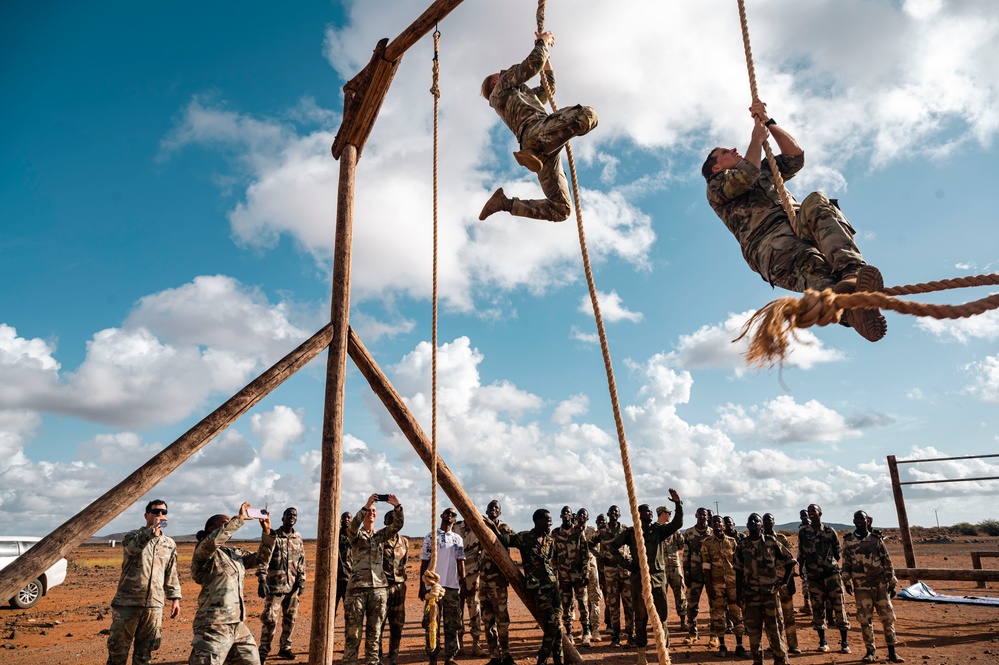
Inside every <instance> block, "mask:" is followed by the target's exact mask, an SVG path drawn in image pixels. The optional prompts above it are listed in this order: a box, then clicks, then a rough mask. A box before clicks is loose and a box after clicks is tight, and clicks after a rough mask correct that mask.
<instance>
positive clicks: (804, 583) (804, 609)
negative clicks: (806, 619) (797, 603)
mask: <svg viewBox="0 0 999 665" xmlns="http://www.w3.org/2000/svg"><path fill="white" fill-rule="evenodd" d="M798 516H799V517H801V523H800V524H799V525H798V530H799V531H801V528H802V527H805V526H808V511H807V510H802V511H801V512H799V513H798ZM798 577H800V578H801V600H802V604H801V613H802V614H804V615H805V616H812V600H811V597H810V596H809V595H808V573H807V572H806V571H805V569H804V568H801V567H799V568H798Z"/></svg>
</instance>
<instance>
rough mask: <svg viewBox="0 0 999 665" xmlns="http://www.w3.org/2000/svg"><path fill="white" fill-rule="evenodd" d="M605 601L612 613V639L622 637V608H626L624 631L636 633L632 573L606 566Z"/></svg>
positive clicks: (631, 634) (610, 613)
mask: <svg viewBox="0 0 999 665" xmlns="http://www.w3.org/2000/svg"><path fill="white" fill-rule="evenodd" d="M604 580H605V583H604V591H605V592H606V593H605V595H604V602H606V603H607V612H608V614H609V615H610V626H609V628H610V631H611V639H614V638H620V637H621V608H622V607H623V608H624V632H625V634H626V635H628V636H633V635H634V634H635V609H634V607H632V604H631V573H629V572H628V571H627V570H626V569H624V568H607V567H605V568H604Z"/></svg>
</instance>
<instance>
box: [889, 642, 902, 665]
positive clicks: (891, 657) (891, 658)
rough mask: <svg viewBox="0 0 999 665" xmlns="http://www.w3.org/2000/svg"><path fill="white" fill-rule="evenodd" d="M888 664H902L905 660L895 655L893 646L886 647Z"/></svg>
mask: <svg viewBox="0 0 999 665" xmlns="http://www.w3.org/2000/svg"><path fill="white" fill-rule="evenodd" d="M888 662H889V663H904V662H905V658H902V657H901V656H899V655H898V654H897V653H895V645H894V644H889V645H888Z"/></svg>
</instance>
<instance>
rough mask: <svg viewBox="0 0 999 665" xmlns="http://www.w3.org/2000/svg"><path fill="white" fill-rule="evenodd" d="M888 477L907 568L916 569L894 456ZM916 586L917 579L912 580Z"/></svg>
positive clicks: (903, 498)
mask: <svg viewBox="0 0 999 665" xmlns="http://www.w3.org/2000/svg"><path fill="white" fill-rule="evenodd" d="M888 475H889V476H890V477H891V493H892V494H893V495H894V497H895V512H896V514H898V533H899V536H900V537H901V538H902V551H903V552H904V553H905V567H906V568H915V567H916V553H915V551H914V550H913V549H912V534H911V533H910V532H909V516H908V514H906V512H905V497H904V496H902V481H901V480H900V479H899V477H898V462H897V461H896V459H895V456H894V455H889V456H888ZM910 581H911V582H912V583H913V584H915V583H916V582H918V580H917V579H915V578H910Z"/></svg>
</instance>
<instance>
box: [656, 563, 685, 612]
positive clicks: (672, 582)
mask: <svg viewBox="0 0 999 665" xmlns="http://www.w3.org/2000/svg"><path fill="white" fill-rule="evenodd" d="M666 586H667V587H668V588H670V589H672V590H673V608H674V609H675V610H676V615H677V616H678V617H679V618H680V625H681V626H686V625H687V596H686V594H685V592H686V587H684V585H683V569H682V568H680V567H678V566H671V567H667V568H666ZM662 620H663V621H666V617H665V616H664V617H662Z"/></svg>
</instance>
